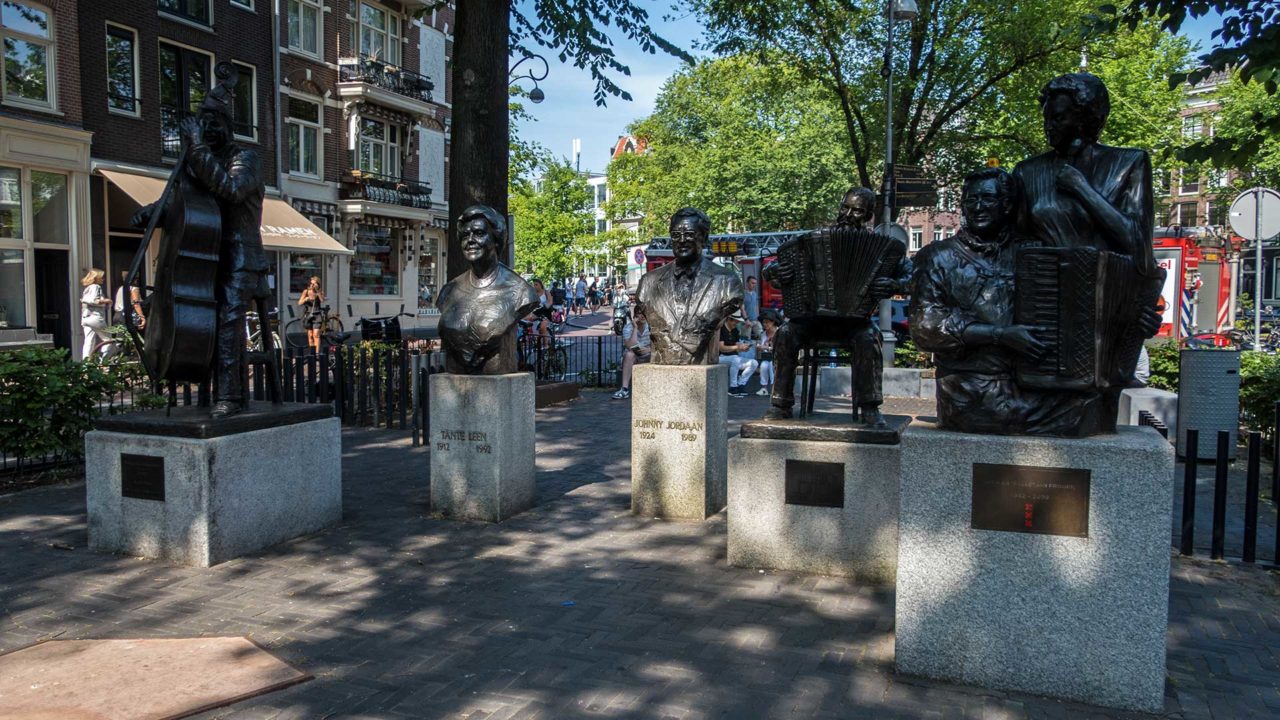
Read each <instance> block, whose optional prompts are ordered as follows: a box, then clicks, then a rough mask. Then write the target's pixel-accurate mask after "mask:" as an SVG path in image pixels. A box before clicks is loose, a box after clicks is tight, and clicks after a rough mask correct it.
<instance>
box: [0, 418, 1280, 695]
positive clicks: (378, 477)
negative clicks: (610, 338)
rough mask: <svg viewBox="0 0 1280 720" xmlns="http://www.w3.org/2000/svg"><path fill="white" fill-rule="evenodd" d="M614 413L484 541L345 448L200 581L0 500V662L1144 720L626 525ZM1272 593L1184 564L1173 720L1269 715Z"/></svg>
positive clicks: (1278, 664) (359, 684)
mask: <svg viewBox="0 0 1280 720" xmlns="http://www.w3.org/2000/svg"><path fill="white" fill-rule="evenodd" d="M763 406H764V401H763V399H759V398H751V399H742V400H738V399H733V400H731V405H730V407H731V409H732V410H731V412H732V413H733V415H734V417H735V418H737V420H741V419H742V418H744V417H751V416H754V415H757V414H758V413H759V412H760V411H761V410H762V409H763ZM911 407H912V409H915V408H916V406H911ZM628 419H629V409H628V404H627V403H625V402H617V401H611V400H609V399H608V398H607V395H605V394H604V393H587V394H586V395H585V397H584V399H583V400H581V401H579V402H578V403H576V404H574V405H572V406H570V407H560V408H550V409H547V410H543V411H539V413H538V444H539V452H538V457H537V463H538V492H539V498H538V500H539V504H538V506H537V507H536V508H535V509H533V510H532V511H530V512H527V513H525V514H523V515H520V516H518V517H516V518H514V519H512V520H510V521H508V522H507V523H504V524H502V525H500V526H493V525H484V524H467V523H457V522H444V521H439V520H434V519H431V518H428V517H426V516H425V514H424V511H425V504H426V500H427V492H426V468H427V456H426V454H425V451H423V450H421V449H415V448H412V447H410V445H409V443H408V441H407V440H406V439H404V438H403V437H401V435H400V434H399V433H396V434H388V433H381V432H367V431H352V432H347V433H346V434H345V435H344V443H343V444H344V477H345V480H346V487H345V497H346V503H347V504H346V516H345V518H344V521H343V523H342V525H340V526H338V527H336V528H333V529H331V530H329V531H327V532H324V533H321V534H319V535H315V536H312V537H309V538H304V539H301V540H298V541H295V542H292V543H288V544H285V545H282V546H278V547H276V548H273V549H271V550H269V551H267V552H264V553H261V554H260V555H257V556H253V557H246V558H241V559H238V560H234V561H232V562H228V563H224V564H222V565H219V566H217V567H215V568H212V569H209V570H196V569H185V568H171V567H166V566H163V565H158V564H153V563H149V562H145V561H141V560H135V559H130V558H118V557H111V556H103V555H95V554H91V553H89V552H87V551H86V549H85V543H86V539H85V520H84V501H83V497H84V491H83V486H63V487H53V488H45V489H40V490H34V491H29V492H25V493H20V494H16V495H11V496H6V497H0V652H3V651H7V650H12V649H15V648H18V647H21V646H24V645H27V644H29V643H31V642H34V641H36V640H40V639H44V638H52V637H59V638H112V637H117V638H118V637H173V636H191V635H200V634H215V635H227V634H245V635H250V636H252V637H253V638H254V639H256V640H258V641H259V642H261V643H263V644H264V645H266V646H267V647H269V648H272V649H273V650H274V651H275V652H277V653H278V654H279V655H281V656H282V657H284V658H286V659H288V660H290V661H292V662H294V663H297V664H298V665H300V666H302V667H303V668H305V669H307V670H309V671H310V672H312V673H314V674H315V675H316V679H315V680H314V681H312V682H309V683H305V684H303V685H300V686H297V687H294V688H291V689H288V690H285V691H281V692H278V693H274V694H271V695H267V696H264V697H260V698H255V699H252V700H248V701H246V702H243V703H240V704H238V705H235V706H232V707H230V708H224V709H222V710H217V711H213V712H210V713H207V714H205V715H202V716H200V717H203V718H206V719H208V718H308V719H311V718H336V717H344V718H347V717H360V718H402V717H406V718H437V717H442V718H508V717H539V718H561V717H576V716H584V715H585V716H598V717H617V718H665V717H670V718H712V717H723V718H753V717H788V716H794V717H830V718H918V717H925V718H951V717H955V718H974V719H983V720H986V719H1003V718H1024V717H1025V718H1122V717H1146V716H1137V715H1128V714H1124V713H1113V712H1108V711H1103V710H1099V709H1097V708H1090V707H1087V706H1082V705H1074V704H1069V703H1061V702H1057V701H1052V700H1046V699H1042V698H1036V697H1031V696H1027V695H1020V694H1013V693H995V692H986V691H981V690H976V689H971V688H963V687H957V686H952V685H946V684H942V683H935V682H929V681H922V680H917V679H911V678H904V677H898V676H896V675H894V674H893V672H892V651H893V610H892V608H893V593H892V591H890V590H875V589H870V588H866V587H860V586H858V585H856V584H854V583H851V582H848V581H845V580H841V579H832V578H823V577H807V576H798V575H791V574H787V573H768V572H759V571H753V570H741V569H736V568H731V567H728V566H727V564H726V563H725V526H724V515H723V514H721V515H720V516H717V517H716V518H713V519H712V520H710V521H708V522H706V523H661V522H655V521H651V520H643V519H639V518H635V517H632V516H631V515H629V514H628V503H629V481H628V444H629V436H628V434H627V424H628V423H627V421H628ZM734 424H735V425H736V422H735V423H734ZM731 431H732V429H731ZM1278 587H1280V585H1278V584H1277V581H1276V578H1275V576H1274V575H1273V574H1272V573H1270V572H1268V571H1266V570H1263V569H1260V568H1241V567H1238V566H1231V565H1223V564H1219V563H1209V562H1202V561H1185V560H1175V562H1174V571H1173V589H1172V593H1171V597H1170V610H1171V623H1170V629H1169V682H1168V685H1167V703H1166V713H1165V714H1166V716H1168V717H1178V718H1215V719H1217V720H1226V719H1228V718H1232V719H1234V718H1247V717H1259V718H1260V717H1280V690H1278V688H1280V658H1278V657H1277V654H1278V653H1280V619H1278V617H1280V616H1278V615H1277V610H1280V599H1278V598H1277V589H1278Z"/></svg>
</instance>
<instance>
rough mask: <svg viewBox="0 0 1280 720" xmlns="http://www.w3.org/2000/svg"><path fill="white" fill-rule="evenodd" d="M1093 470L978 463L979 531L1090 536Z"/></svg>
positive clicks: (976, 504) (975, 518) (976, 525)
mask: <svg viewBox="0 0 1280 720" xmlns="http://www.w3.org/2000/svg"><path fill="white" fill-rule="evenodd" d="M1090 478H1091V472H1090V471H1089V470H1083V469H1077V468H1049V467H1030V466H1026V465H995V464H989V463H974V464H973V516H972V521H971V527H972V528H973V529H974V530H1003V531H1005V532H1020V533H1037V534H1040V535H1067V536H1070V537H1089V481H1090Z"/></svg>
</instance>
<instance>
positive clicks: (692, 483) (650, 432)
mask: <svg viewBox="0 0 1280 720" xmlns="http://www.w3.org/2000/svg"><path fill="white" fill-rule="evenodd" d="M728 373H729V369H728V367H727V366H725V365H653V364H648V365H637V366H636V368H635V372H634V375H633V376H632V380H631V383H632V384H631V388H632V390H631V511H632V512H633V513H635V514H636V515H641V516H644V517H653V518H662V519H664V520H705V519H707V518H709V517H711V516H712V515H715V514H716V513H718V512H720V511H721V510H722V509H723V508H724V504H725V492H726V489H725V484H726V475H727V472H728V468H727V464H728V456H727V455H726V448H727V445H726V443H727V441H728V438H727V437H726V432H727V431H726V426H727V422H728V411H729V406H728V397H729V374H728Z"/></svg>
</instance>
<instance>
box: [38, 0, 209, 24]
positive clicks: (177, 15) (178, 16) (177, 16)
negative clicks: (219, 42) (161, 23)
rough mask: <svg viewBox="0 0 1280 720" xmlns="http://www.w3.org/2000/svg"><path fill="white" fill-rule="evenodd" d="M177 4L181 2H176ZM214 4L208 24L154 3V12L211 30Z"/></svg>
mask: <svg viewBox="0 0 1280 720" xmlns="http://www.w3.org/2000/svg"><path fill="white" fill-rule="evenodd" d="M24 1H25V0H24ZM178 2H182V0H178ZM215 4H216V3H215V2H213V0H209V21H208V22H201V21H199V20H196V19H195V18H190V17H187V16H186V15H183V14H181V13H175V12H169V11H168V10H166V9H164V8H162V7H160V3H159V2H156V11H157V12H159V13H160V14H161V15H163V16H164V17H165V18H167V19H169V20H175V21H177V22H180V23H186V24H187V25H191V26H192V27H198V28H200V29H201V30H211V29H212V28H213V6H214V5H215Z"/></svg>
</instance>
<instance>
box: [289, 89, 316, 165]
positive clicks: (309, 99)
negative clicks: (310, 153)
mask: <svg viewBox="0 0 1280 720" xmlns="http://www.w3.org/2000/svg"><path fill="white" fill-rule="evenodd" d="M288 97H289V98H290V99H296V100H298V101H300V102H305V103H310V104H312V105H315V106H316V108H317V110H318V112H317V114H316V117H318V118H319V119H320V121H319V122H318V123H313V122H311V121H310V120H302V119H299V118H295V117H294V116H293V115H288V116H286V117H285V126H286V127H285V133H286V135H285V154H286V156H287V155H288V154H289V143H288V132H289V128H288V126H289V125H297V126H298V127H300V128H310V129H313V130H315V132H316V172H315V174H314V175H313V174H311V173H308V172H305V171H303V170H294V169H293V168H292V165H293V158H291V157H286V158H285V167H287V168H289V170H288V173H289V175H291V176H293V177H303V178H310V179H313V180H315V179H322V178H323V177H324V107H325V105H324V99H323V98H318V97H314V96H310V95H304V94H302V93H290V94H289V95H288ZM288 107H289V105H288V103H287V102H286V103H285V109H286V110H287V109H288ZM304 164H305V163H304Z"/></svg>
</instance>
